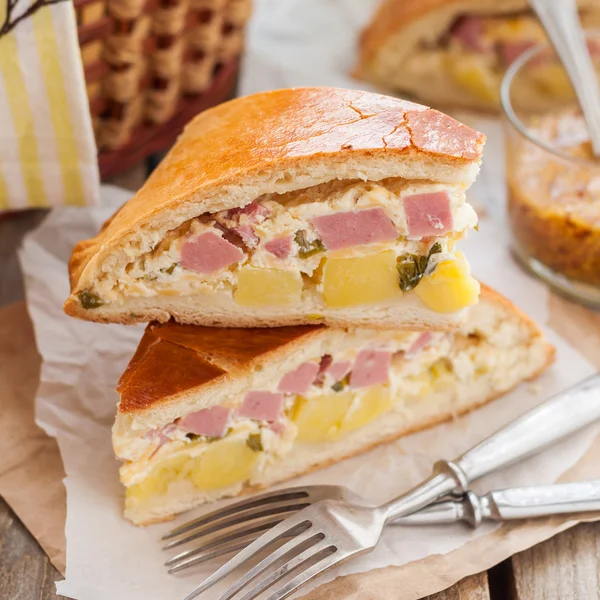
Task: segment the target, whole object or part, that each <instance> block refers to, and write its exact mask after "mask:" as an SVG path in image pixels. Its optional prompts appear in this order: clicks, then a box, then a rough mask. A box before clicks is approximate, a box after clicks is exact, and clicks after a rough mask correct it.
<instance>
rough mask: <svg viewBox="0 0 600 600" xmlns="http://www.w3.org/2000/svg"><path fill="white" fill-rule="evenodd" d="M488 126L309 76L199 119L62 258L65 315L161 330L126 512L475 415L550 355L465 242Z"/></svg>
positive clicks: (128, 479) (149, 338)
mask: <svg viewBox="0 0 600 600" xmlns="http://www.w3.org/2000/svg"><path fill="white" fill-rule="evenodd" d="M483 143H484V137H483V135H482V134H480V133H477V132H475V131H473V130H472V129H470V128H469V127H467V126H465V125H462V124H461V123H458V122H457V121H455V120H453V119H451V118H450V117H448V116H446V115H444V114H442V113H439V112H437V111H435V110H432V109H429V108H426V107H424V106H420V105H418V104H414V103H411V102H405V101H402V100H397V99H392V98H388V97H386V96H380V95H376V94H370V93H366V92H359V91H351V90H342V89H333V88H297V89H289V90H279V91H274V92H267V93H261V94H256V95H254V96H249V97H246V98H240V99H237V100H233V101H231V102H228V103H226V104H223V105H221V106H219V107H216V108H214V109H211V110H209V111H206V112H205V113H202V114H201V115H199V116H197V117H196V118H195V119H194V120H193V121H192V122H191V123H190V124H189V125H188V126H187V128H186V129H185V131H184V133H183V134H182V136H181V137H180V139H179V141H178V142H177V144H176V145H175V146H174V148H173V149H172V150H171V151H170V153H169V154H168V155H167V157H166V158H165V159H164V161H163V162H162V163H161V165H159V167H158V168H157V169H156V171H155V172H154V173H153V174H152V176H151V177H150V178H149V180H148V181H147V183H146V184H145V185H144V186H143V187H142V188H141V189H140V190H139V192H138V193H137V194H136V195H135V196H134V197H133V198H132V199H131V200H129V202H127V203H126V204H125V205H124V206H123V207H122V208H121V209H120V210H119V211H117V213H116V214H115V215H114V216H113V218H112V219H111V220H110V221H109V222H107V223H106V224H105V226H104V227H103V229H102V230H101V232H100V233H99V234H98V235H97V236H96V237H95V238H93V239H91V240H87V241H84V242H80V243H79V244H78V245H77V246H76V247H75V249H74V252H73V256H72V259H71V263H70V272H71V288H72V293H71V295H70V296H69V298H68V299H67V302H66V304H65V310H66V311H67V313H68V314H70V315H72V316H75V317H79V318H83V319H88V320H94V321H101V322H116V323H135V322H139V321H151V323H150V324H149V325H148V327H147V329H146V332H145V334H144V336H143V338H142V340H141V342H140V345H139V347H138V349H137V351H136V353H135V355H134V356H133V358H132V360H131V362H130V364H129V366H128V367H127V370H126V371H125V373H124V374H123V376H122V377H121V380H120V381H119V384H118V388H117V389H118V392H119V397H120V399H119V403H118V412H117V418H116V422H115V426H114V429H113V444H114V448H115V452H116V454H117V456H118V457H119V458H120V459H121V460H122V461H123V466H122V467H121V480H122V482H123V483H124V485H125V486H126V510H125V513H126V516H127V517H128V518H129V519H131V520H132V521H134V522H135V523H140V524H144V523H149V522H152V521H157V520H163V519H165V518H168V517H170V516H173V515H174V514H176V513H178V512H181V511H183V510H187V509H189V508H191V507H193V506H196V505H198V504H200V503H203V502H207V501H212V500H215V499H218V498H221V497H225V496H231V495H236V494H239V493H241V492H243V491H247V490H252V489H256V488H260V487H264V486H267V485H271V484H273V483H275V482H278V481H282V480H285V479H288V478H290V477H293V476H295V475H298V474H300V473H304V472H306V471H309V470H311V469H314V468H317V467H320V466H324V465H327V464H331V463H333V462H336V461H338V460H340V459H343V458H345V457H347V456H351V455H354V454H356V453H358V452H362V451H365V450H367V449H369V448H371V447H373V446H375V445H377V444H380V443H382V442H385V441H389V440H391V439H394V438H397V437H399V436H401V435H404V434H406V433H409V432H412V431H416V430H419V429H422V428H424V427H427V426H430V425H432V424H435V423H437V422H439V421H441V420H444V419H448V418H450V417H451V416H453V415H456V414H460V413H462V412H465V411H468V410H470V409H472V408H474V407H476V406H478V405H480V404H483V403H485V402H487V401H489V400H491V399H492V398H494V397H496V396H498V395H499V394H501V393H503V392H505V391H507V390H508V389H510V388H512V387H514V386H515V385H517V384H518V383H520V382H521V381H523V380H524V379H527V378H530V377H533V376H534V375H536V374H537V373H539V372H540V371H541V370H543V369H544V368H545V366H546V365H547V364H549V362H550V361H551V359H552V355H553V351H552V348H551V347H550V346H549V345H548V344H547V343H546V342H545V340H544V339H543V337H542V335H541V333H540V331H539V329H538V328H537V327H536V326H535V325H534V324H533V323H532V322H531V321H530V320H529V319H527V318H526V317H525V316H524V315H522V314H521V313H520V312H518V311H517V310H516V309H515V308H514V307H512V306H511V305H510V303H509V302H508V301H507V300H505V299H504V298H502V297H501V296H499V295H498V294H496V293H495V292H493V291H491V290H489V289H484V290H483V293H482V296H481V301H479V295H480V285H479V283H478V282H477V281H476V280H474V279H473V278H472V277H471V275H470V271H469V266H468V263H467V261H466V259H465V257H464V256H463V254H462V253H461V252H460V250H458V249H457V248H456V245H457V242H459V240H460V238H461V237H463V236H464V235H465V233H466V232H467V230H468V229H470V228H472V227H474V226H475V225H476V222H477V218H476V215H475V212H474V211H473V209H472V208H471V206H470V205H469V204H468V203H467V202H466V200H465V192H466V189H467V188H468V187H469V185H470V184H471V183H472V182H473V180H474V178H475V176H476V174H477V171H478V168H479V162H480V160H481V154H482V146H483Z"/></svg>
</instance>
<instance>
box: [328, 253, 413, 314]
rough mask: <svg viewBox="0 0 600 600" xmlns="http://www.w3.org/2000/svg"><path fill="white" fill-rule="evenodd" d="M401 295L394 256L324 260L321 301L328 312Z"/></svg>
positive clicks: (382, 254) (378, 255)
mask: <svg viewBox="0 0 600 600" xmlns="http://www.w3.org/2000/svg"><path fill="white" fill-rule="evenodd" d="M400 293H401V292H400V288H399V286H398V273H397V271H396V256H395V254H394V252H392V251H391V250H386V251H385V252H379V253H378V254H368V255H366V256H357V257H354V258H327V259H325V267H324V268H323V298H324V301H325V305H326V306H328V307H330V308H341V307H344V306H355V305H358V304H369V303H373V302H383V301H384V300H389V299H390V298H393V297H394V296H397V295H399V294H400Z"/></svg>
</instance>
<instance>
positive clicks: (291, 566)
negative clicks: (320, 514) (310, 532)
mask: <svg viewBox="0 0 600 600" xmlns="http://www.w3.org/2000/svg"><path fill="white" fill-rule="evenodd" d="M330 548H333V545H332V544H331V542H329V541H328V540H323V539H322V540H321V541H320V542H319V543H317V544H316V545H314V546H310V547H309V548H307V549H306V550H304V552H301V553H300V554H298V555H296V556H294V558H292V559H290V560H289V561H288V562H286V563H285V564H284V565H282V566H281V567H279V569H277V570H276V571H273V573H271V574H270V575H268V576H267V577H264V578H263V579H260V580H259V581H258V582H257V583H256V584H255V585H254V586H253V587H252V588H251V589H250V590H249V591H248V592H247V593H246V594H244V595H243V596H242V598H241V600H253V599H254V598H256V596H258V595H260V594H262V593H263V592H264V591H265V590H266V589H268V588H270V587H271V586H272V585H273V584H274V583H277V582H278V581H279V580H280V579H283V578H284V577H285V576H286V575H288V574H289V573H292V572H293V571H295V570H296V569H298V568H300V567H302V565H303V564H304V563H306V562H307V561H310V560H311V559H314V558H315V557H317V556H318V555H319V554H321V553H323V552H324V551H326V550H328V549H330Z"/></svg>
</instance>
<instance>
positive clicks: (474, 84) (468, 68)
mask: <svg viewBox="0 0 600 600" xmlns="http://www.w3.org/2000/svg"><path fill="white" fill-rule="evenodd" d="M447 69H448V72H449V73H450V75H451V76H452V78H453V79H454V81H456V83H458V84H459V85H460V86H461V87H462V88H464V89H465V90H468V91H469V92H471V93H472V94H473V95H474V96H476V97H477V98H479V99H480V100H483V101H484V102H489V103H490V104H492V103H496V102H498V101H499V93H498V81H497V80H496V78H495V77H494V75H493V73H492V72H491V70H490V68H489V66H488V65H487V64H486V63H485V62H483V61H482V60H480V57H479V56H464V55H460V56H459V57H454V56H449V57H448V61H447Z"/></svg>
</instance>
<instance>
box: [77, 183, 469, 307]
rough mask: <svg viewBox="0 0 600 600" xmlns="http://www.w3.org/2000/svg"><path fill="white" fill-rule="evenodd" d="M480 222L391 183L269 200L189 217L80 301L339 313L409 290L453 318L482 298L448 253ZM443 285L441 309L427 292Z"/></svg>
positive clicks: (457, 190) (427, 190)
mask: <svg viewBox="0 0 600 600" xmlns="http://www.w3.org/2000/svg"><path fill="white" fill-rule="evenodd" d="M476 223H477V217H476V215H475V212H474V211H473V209H472V207H471V206H470V205H469V204H467V203H466V202H465V200H464V189H463V188H462V187H461V186H449V185H441V184H435V183H431V182H425V181H406V180H400V179H389V180H385V181H383V182H380V183H371V182H355V181H352V182H333V183H329V184H323V185H320V186H315V187H314V188H308V189H305V190H299V191H296V192H290V193H287V194H281V195H276V194H270V195H266V196H262V197H260V198H258V199H257V200H255V201H253V202H251V203H250V204H248V205H246V206H245V207H243V208H236V209H232V210H227V211H220V212H217V213H206V214H203V215H200V216H199V217H197V218H194V219H191V220H189V221H186V222H185V223H183V224H182V225H181V226H179V227H178V228H177V229H174V230H172V231H170V232H168V233H167V235H166V236H165V237H164V238H163V239H162V241H160V242H158V243H157V244H156V245H155V247H154V248H153V249H152V250H151V251H150V252H148V253H146V254H143V255H142V256H141V257H139V258H137V259H135V260H132V261H131V262H129V263H126V264H123V265H122V266H121V267H119V265H115V264H111V265H110V266H109V267H107V270H106V272H105V273H104V275H102V276H101V277H100V278H99V279H98V281H97V282H96V283H95V284H94V287H93V288H90V289H86V290H84V291H82V292H81V293H80V294H79V300H80V302H81V305H82V306H83V307H84V308H86V309H90V310H93V309H95V308H97V307H99V306H102V305H103V304H107V303H113V302H114V303H119V302H120V301H122V299H123V298H130V297H153V296H161V295H162V296H186V295H192V294H206V295H213V296H214V295H216V294H224V295H225V296H227V297H228V298H229V299H230V300H231V301H232V302H234V303H235V304H237V305H239V306H241V307H246V308H248V309H249V310H252V309H253V308H262V307H280V306H295V305H299V304H301V303H303V302H308V303H309V304H310V305H311V306H324V307H327V308H334V309H335V308H343V307H348V306H356V305H366V304H373V303H379V302H388V301H391V300H392V301H393V300H394V299H396V298H398V297H400V296H401V295H402V294H403V293H408V292H411V291H412V290H415V292H416V293H417V295H418V297H419V298H421V300H422V301H423V302H424V303H425V304H426V305H428V306H430V307H431V308H432V309H433V310H437V311H440V312H454V311H456V310H460V309H461V308H464V307H465V306H468V305H470V304H473V303H474V302H476V300H477V294H478V288H477V284H476V282H474V280H472V278H471V277H470V274H469V269H468V265H467V264H466V262H465V261H464V260H463V258H462V257H461V256H460V254H459V253H456V252H455V251H454V244H455V241H456V240H457V239H459V238H460V237H462V236H463V235H464V232H465V231H466V230H467V229H468V228H470V227H474V226H475V225H476ZM440 273H441V274H440ZM442 285H443V286H445V287H448V289H449V290H450V295H451V296H453V300H452V301H450V302H449V303H447V304H443V303H441V304H440V302H439V301H438V299H437V296H438V294H437V292H436V293H435V294H433V293H432V292H431V290H429V289H428V288H431V287H432V286H435V288H436V290H437V291H439V289H440V286H442ZM434 296H435V298H434Z"/></svg>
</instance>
